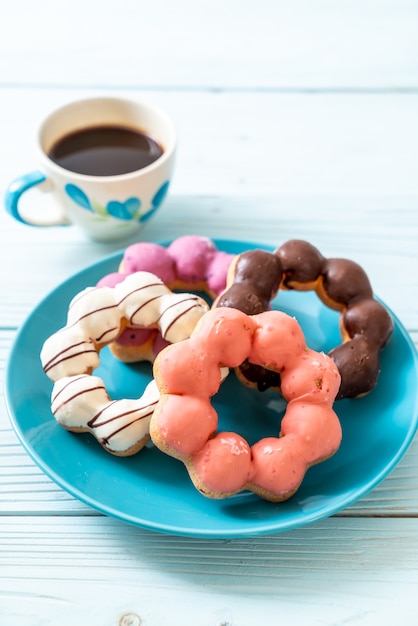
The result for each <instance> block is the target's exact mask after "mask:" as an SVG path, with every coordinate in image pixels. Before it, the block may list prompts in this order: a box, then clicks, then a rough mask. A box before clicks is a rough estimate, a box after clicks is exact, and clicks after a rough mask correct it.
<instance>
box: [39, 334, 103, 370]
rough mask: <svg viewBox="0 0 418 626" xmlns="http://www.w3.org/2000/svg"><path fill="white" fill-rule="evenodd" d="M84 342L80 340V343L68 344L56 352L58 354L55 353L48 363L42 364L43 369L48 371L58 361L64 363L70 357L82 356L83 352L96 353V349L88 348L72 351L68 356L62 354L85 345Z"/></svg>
mask: <svg viewBox="0 0 418 626" xmlns="http://www.w3.org/2000/svg"><path fill="white" fill-rule="evenodd" d="M85 343H86V342H85V341H80V343H76V344H74V345H72V346H69V347H68V348H66V349H65V350H62V352H58V354H56V355H55V356H54V357H53V358H52V359H50V360H49V361H48V363H46V364H45V365H44V371H45V372H49V370H51V369H52V368H53V367H56V366H57V365H60V363H64V361H69V360H70V359H74V358H77V357H79V356H82V355H83V354H91V353H93V354H97V351H96V350H95V349H94V348H90V349H88V350H79V351H78V352H72V353H71V354H69V355H68V356H63V355H64V354H67V352H69V350H74V348H78V347H79V346H83V345H85ZM61 357H62V358H61Z"/></svg>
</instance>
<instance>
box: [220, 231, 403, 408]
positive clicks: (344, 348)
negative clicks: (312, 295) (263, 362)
mask: <svg viewBox="0 0 418 626" xmlns="http://www.w3.org/2000/svg"><path fill="white" fill-rule="evenodd" d="M279 289H295V290H308V289H315V291H316V293H317V294H318V296H319V297H320V298H321V300H322V301H323V302H324V303H325V304H326V305H327V306H329V307H332V308H334V309H337V310H340V311H341V317H340V324H341V330H342V334H343V340H344V342H343V343H342V344H341V345H340V346H337V347H335V348H333V349H332V350H331V351H330V353H329V356H330V357H331V358H332V359H333V360H334V362H335V363H336V365H337V367H338V369H339V372H340V374H341V386H340V390H339V393H338V396H337V399H342V398H353V397H357V396H360V395H363V394H366V393H368V392H369V391H371V389H373V387H374V386H375V384H376V382H377V378H378V376H379V372H380V351H381V350H382V348H383V347H384V346H385V345H386V343H387V342H388V340H389V338H390V336H391V334H392V332H393V321H392V318H391V316H390V314H389V312H388V311H387V310H386V309H385V308H384V307H383V305H381V304H380V303H379V302H378V301H377V300H375V299H374V296H373V290H372V287H371V285H370V281H369V279H368V277H367V274H366V273H365V272H364V270H363V269H362V268H361V267H360V265H358V264H357V263H355V262H354V261H350V260H348V259H338V258H332V259H327V258H325V257H324V256H322V254H321V253H320V252H319V250H317V249H316V248H315V247H314V246H313V245H311V244H310V243H308V242H306V241H302V240H298V239H293V240H290V241H287V242H286V243H284V244H283V245H281V246H280V247H279V248H277V249H276V250H275V252H274V253H269V252H265V251H261V250H253V251H248V252H244V253H243V254H241V255H240V256H239V257H238V259H237V262H236V265H235V274H234V276H233V280H232V281H231V284H230V286H229V287H227V289H226V290H225V292H224V293H223V294H222V295H221V297H220V298H219V299H218V302H217V306H230V307H234V308H237V309H240V310H242V311H244V312H245V313H247V314H248V315H254V314H255V313H260V312H261V311H260V308H261V307H263V308H262V310H264V311H265V310H267V308H268V306H269V302H270V300H271V299H272V297H274V295H275V294H276V293H277V291H278V290H279ZM240 373H241V375H242V377H243V378H244V379H246V380H247V381H248V382H249V383H251V384H254V385H256V386H257V387H258V389H259V390H260V391H263V390H264V389H268V388H269V387H279V386H280V376H279V374H275V373H274V372H270V371H268V370H265V369H263V368H261V367H259V366H255V365H253V364H251V363H244V364H243V365H242V366H241V367H240Z"/></svg>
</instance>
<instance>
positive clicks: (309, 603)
mask: <svg viewBox="0 0 418 626" xmlns="http://www.w3.org/2000/svg"><path fill="white" fill-rule="evenodd" d="M417 32H418V3H417V2H416V0H384V1H383V2H382V1H378V0H339V2H335V1H333V0H317V1H316V2H311V1H310V0H294V1H293V2H287V1H286V0H258V1H257V2H255V0H228V2H225V1H222V0H199V1H198V2H195V1H194V2H193V1H192V0H177V1H176V2H175V3H170V2H167V1H166V0H154V1H153V2H145V0H120V2H119V3H117V5H115V3H103V2H102V3H99V2H98V1H97V0H83V2H81V0H72V2H67V1H66V2H61V3H56V2H53V0H39V1H38V2H36V3H32V2H29V0H17V1H16V2H14V3H3V4H2V5H1V7H0V166H1V167H0V188H1V189H3V190H5V189H6V188H7V186H8V185H9V183H10V182H11V180H13V179H14V178H15V177H17V176H19V175H21V174H23V173H25V172H28V171H31V170H33V169H35V168H36V167H37V164H36V162H35V160H34V158H35V157H34V150H33V138H34V131H35V128H36V125H37V124H38V122H39V121H40V120H41V119H42V118H43V117H44V116H45V115H46V114H47V113H49V112H50V111H51V110H53V109H54V108H56V107H57V106H60V105H61V104H64V103H66V102H68V101H70V100H74V99H77V98H82V97H87V96H90V95H109V94H110V95H121V96H128V97H131V98H134V99H136V98H144V99H147V100H151V101H153V102H155V103H156V104H158V105H160V106H161V107H162V108H164V109H165V110H166V111H167V112H168V114H169V115H170V116H171V117H172V118H173V120H174V121H175V124H176V126H177V129H178V133H179V138H180V141H179V150H178V157H177V164H176V169H175V176H174V179H173V182H172V186H171V188H170V195H169V198H168V200H167V202H166V204H165V205H164V207H163V208H162V209H161V211H159V212H158V213H157V215H156V216H155V218H153V219H152V220H151V221H150V222H149V223H148V224H147V225H146V226H145V227H144V229H143V231H142V233H141V238H142V239H144V240H147V241H162V240H169V239H173V238H176V237H179V236H181V235H184V234H193V233H195V234H200V235H207V236H209V237H212V238H226V239H240V240H245V241H251V242H260V243H268V244H271V245H272V246H277V245H279V244H280V243H283V242H284V241H286V240H287V239H290V238H302V239H307V240H309V241H311V242H312V243H314V244H315V245H316V246H317V247H318V248H319V249H320V250H321V252H322V253H323V254H324V255H325V256H343V257H348V258H352V259H353V260H356V261H357V262H359V263H360V264H361V265H362V266H363V267H364V268H365V270H366V271H367V273H368V275H369V277H370V279H371V281H372V285H373V287H374V289H375V292H376V293H377V294H378V295H379V296H380V297H381V298H382V300H383V301H384V302H385V303H386V304H387V305H388V306H389V307H390V308H391V309H392V311H393V312H394V313H395V314H396V315H397V316H398V317H399V319H400V321H401V322H402V323H403V324H404V326H405V327H406V329H407V331H408V332H409V334H410V336H411V338H412V340H413V342H414V343H415V346H418V305H417V293H418V248H417V241H418V176H417V173H416V166H417V163H418V116H417V110H418V71H417V63H416V59H417V58H418V38H417V35H416V34H417ZM50 202H51V201H50V198H49V197H48V194H43V193H41V192H39V191H33V192H31V193H30V195H29V194H28V196H27V199H25V205H24V210H25V211H27V212H28V213H31V212H32V211H44V212H46V211H48V210H49V208H50V207H51V205H50ZM131 241H133V240H131ZM131 241H126V242H123V243H120V242H119V243H113V244H97V243H96V244H94V243H91V242H89V241H86V240H85V239H83V237H82V236H81V235H80V234H79V233H78V232H77V230H76V229H75V228H72V227H71V228H54V229H50V230H48V229H33V228H29V227H25V226H22V225H20V224H18V223H16V222H14V221H13V220H12V219H11V218H10V217H9V216H7V215H6V214H5V212H4V211H0V254H1V257H0V260H1V263H0V624H2V625H3V624H4V625H5V626H6V625H7V626H55V625H56V624H60V625H62V626H70V625H71V626H73V624H79V625H80V626H165V625H166V624H167V625H170V626H177V625H178V626H253V625H254V624H263V625H264V624H265V625H266V626H270V624H271V625H276V624H278V623H283V624H291V625H292V626H293V625H296V626H299V625H303V626H305V625H306V624H309V625H313V626H337V625H341V626H342V625H343V624H353V625H354V624H355V625H356V626H393V624H396V623H404V624H411V623H415V621H416V618H417V617H418V604H417V602H416V588H417V583H418V574H417V572H418V527H417V524H418V521H417V518H418V479H417V476H418V460H417V459H418V442H417V440H416V439H415V440H414V441H413V443H412V444H411V446H410V448H409V450H408V451H407V453H406V454H405V456H404V457H403V459H402V460H401V462H400V463H399V464H398V466H397V467H396V468H395V469H394V470H393V471H392V472H391V473H390V474H389V476H387V477H386V478H385V480H384V481H383V482H382V483H381V484H379V485H378V486H377V487H376V488H375V489H373V490H372V491H371V492H370V493H369V494H367V495H366V496H365V497H363V498H362V499H361V500H360V501H358V502H356V503H355V504H354V505H353V506H351V507H349V508H347V509H346V510H343V511H341V512H340V513H339V514H338V515H336V516H334V517H332V518H330V519H327V520H323V521H321V522H318V523H316V524H312V525H311V526H308V527H306V528H300V529H296V530H294V531H291V532H287V533H282V534H278V535H276V536H272V537H263V538H247V539H242V540H238V539H237V540H235V539H234V540H229V541H222V540H218V541H216V540H213V541H212V540H209V541H208V540H204V539H201V540H200V539H187V538H181V537H171V536H168V535H161V534H156V533H152V532H148V531H145V530H142V529H139V528H135V527H132V526H129V525H126V524H122V523H120V522H118V521H116V520H114V519H110V518H107V517H105V516H103V515H101V514H100V513H98V512H97V511H95V510H93V509H91V508H89V507H88V506H86V505H84V504H83V503H81V502H79V501H78V500H76V499H74V498H73V497H72V496H70V495H69V494H67V493H66V492H65V491H63V490H62V489H61V488H60V487H58V486H57V485H56V484H55V483H53V482H52V481H51V480H50V479H49V478H48V477H47V476H46V475H44V474H43V473H42V471H41V470H40V469H39V468H38V467H37V466H36V465H35V464H34V462H33V461H32V460H31V459H30V458H29V456H28V455H27V454H26V452H25V450H24V448H23V446H22V445H21V443H20V442H19V441H18V438H17V436H16V434H15V432H14V431H13V429H12V426H11V423H10V421H9V419H8V416H7V412H6V407H5V398H4V392H3V386H4V375H5V368H6V363H7V359H8V355H9V351H10V347H11V345H12V343H13V341H14V338H15V336H16V332H17V331H18V329H19V327H20V326H21V324H22V323H23V322H24V320H25V319H26V317H27V316H28V315H29V314H30V312H31V311H32V310H33V308H34V307H35V306H36V305H37V304H38V303H39V301H40V300H41V299H42V298H43V297H44V296H45V295H46V294H47V293H48V292H49V291H50V290H52V289H54V288H55V287H56V286H57V285H58V284H60V283H61V282H62V281H63V280H65V279H66V278H67V277H68V276H70V275H72V274H74V273H75V272H77V271H79V270H80V269H82V268H84V267H85V266H86V265H89V264H91V263H95V262H97V261H98V260H100V259H101V258H103V256H105V255H107V254H110V253H113V252H116V251H118V250H120V249H121V248H122V247H124V246H125V245H127V244H128V243H130V242H131ZM389 436H390V433H389ZM414 620H415V621H414Z"/></svg>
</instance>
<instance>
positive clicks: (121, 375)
mask: <svg viewBox="0 0 418 626" xmlns="http://www.w3.org/2000/svg"><path fill="white" fill-rule="evenodd" d="M93 374H94V375H96V376H99V377H100V378H101V379H102V380H103V382H104V384H105V387H106V390H107V392H108V394H109V396H110V398H111V399H112V400H121V399H122V398H129V399H135V398H139V397H140V396H141V394H142V393H143V392H144V390H145V388H146V386H147V385H148V384H149V383H150V382H151V381H152V380H153V373H152V364H151V363H149V362H148V361H140V362H136V363H123V362H122V361H119V360H118V359H115V357H114V356H113V355H112V354H111V352H110V349H109V346H105V347H104V348H102V350H101V351H100V365H99V367H98V368H97V369H96V370H94V372H93Z"/></svg>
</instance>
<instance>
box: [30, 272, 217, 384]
mask: <svg viewBox="0 0 418 626" xmlns="http://www.w3.org/2000/svg"><path fill="white" fill-rule="evenodd" d="M208 309H209V307H208V305H207V304H206V302H205V301H204V300H202V299H201V298H199V297H197V296H194V295H192V294H184V293H183V294H175V293H173V292H172V291H171V290H170V289H168V287H166V286H165V285H164V283H163V282H162V281H161V280H160V279H159V278H157V277H156V276H154V274H151V273H149V272H136V273H135V274H131V275H129V276H128V277H127V278H126V279H125V280H123V281H122V282H120V283H118V284H117V285H115V287H89V288H87V289H85V290H84V291H82V292H80V293H79V294H78V295H77V296H76V297H75V298H73V300H72V302H71V304H70V307H69V311H68V317H67V324H66V326H65V327H64V328H62V329H61V330H59V331H58V332H56V333H54V334H53V335H52V336H51V337H49V338H48V339H47V340H46V341H45V343H44V345H43V348H42V351H41V361H42V366H43V368H44V370H45V372H46V374H47V375H48V376H49V377H50V378H51V380H53V381H54V382H55V381H56V380H59V379H60V378H62V377H63V376H73V375H75V374H84V373H91V371H92V370H93V369H95V368H96V367H97V366H98V364H99V359H98V356H97V354H98V352H99V350H100V348H101V347H102V346H103V345H107V344H108V343H111V342H112V341H115V339H117V338H118V337H119V335H120V334H121V333H122V331H123V329H124V328H125V326H126V325H128V326H130V327H132V328H158V329H159V330H160V331H161V333H162V336H163V337H164V339H166V340H167V341H169V342H170V343H175V342H177V341H182V340H183V339H186V338H187V337H189V336H190V334H191V332H192V330H193V329H194V327H195V326H196V323H197V322H198V321H199V319H200V318H201V317H202V315H203V314H204V313H206V312H207V311H208Z"/></svg>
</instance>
